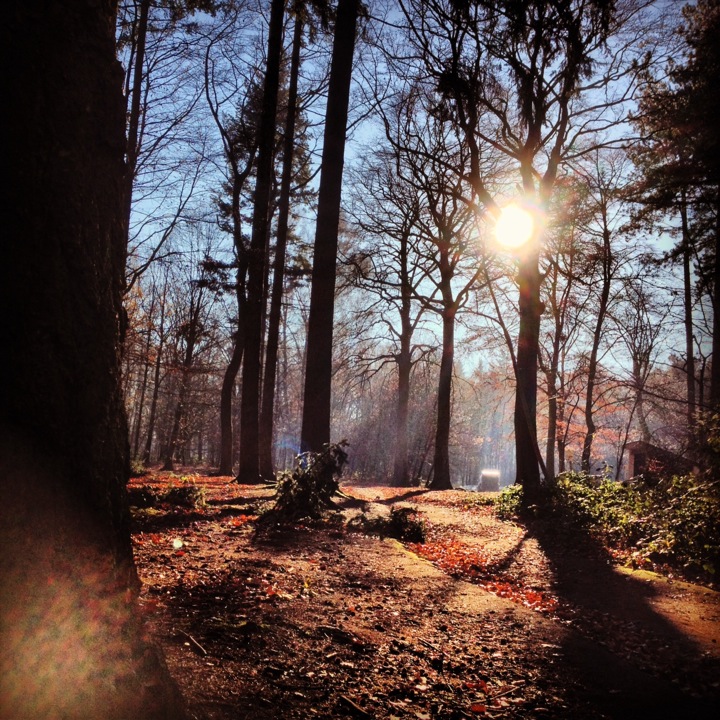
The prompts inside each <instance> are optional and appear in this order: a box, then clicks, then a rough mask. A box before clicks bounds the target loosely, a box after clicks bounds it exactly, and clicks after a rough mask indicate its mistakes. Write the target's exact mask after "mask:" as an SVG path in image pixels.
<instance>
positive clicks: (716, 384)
mask: <svg viewBox="0 0 720 720" xmlns="http://www.w3.org/2000/svg"><path fill="white" fill-rule="evenodd" d="M712 307H713V337H712V358H713V362H712V366H711V368H710V397H709V399H708V400H709V405H710V409H711V410H712V411H713V412H718V411H720V185H718V188H717V197H716V206H715V257H714V258H713V290H712Z"/></svg>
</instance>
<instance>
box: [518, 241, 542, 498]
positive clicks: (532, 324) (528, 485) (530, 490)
mask: <svg viewBox="0 0 720 720" xmlns="http://www.w3.org/2000/svg"><path fill="white" fill-rule="evenodd" d="M518 286H519V293H520V299H519V309H520V329H519V332H518V344H517V363H516V368H515V379H516V383H517V388H516V392H515V415H514V427H515V460H516V468H517V469H516V472H517V475H516V482H517V483H518V484H519V485H522V486H523V490H524V496H525V501H526V502H533V501H534V500H535V499H536V497H537V495H538V493H539V492H540V468H539V462H538V461H539V459H540V458H539V457H538V452H537V420H536V413H537V370H538V348H539V343H540V315H541V312H542V307H541V304H540V270H539V253H538V251H537V250H533V251H531V252H529V253H528V255H527V256H526V257H525V258H523V260H522V261H521V263H520V267H519V269H518Z"/></svg>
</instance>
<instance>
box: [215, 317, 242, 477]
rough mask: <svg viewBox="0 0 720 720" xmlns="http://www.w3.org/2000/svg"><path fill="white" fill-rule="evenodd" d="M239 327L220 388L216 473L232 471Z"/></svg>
mask: <svg viewBox="0 0 720 720" xmlns="http://www.w3.org/2000/svg"><path fill="white" fill-rule="evenodd" d="M241 332H242V330H241V328H238V331H237V333H236V334H235V337H234V338H233V351H232V355H231V356H230V362H229V363H228V366H227V367H226V368H225V374H224V375H223V381H222V387H221V389H220V466H219V467H218V475H232V473H233V427H232V401H233V394H234V390H235V380H236V378H237V374H238V371H239V370H240V365H241V363H242V356H243V347H244V343H243V339H242V336H241Z"/></svg>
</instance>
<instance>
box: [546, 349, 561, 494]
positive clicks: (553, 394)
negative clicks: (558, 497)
mask: <svg viewBox="0 0 720 720" xmlns="http://www.w3.org/2000/svg"><path fill="white" fill-rule="evenodd" d="M551 362H552V361H551ZM556 386H557V369H556V367H551V368H550V370H549V372H548V436H547V443H546V444H545V467H546V468H547V477H548V480H550V479H552V478H554V477H555V444H556V442H557V422H558V413H557V410H558V401H557V387H556Z"/></svg>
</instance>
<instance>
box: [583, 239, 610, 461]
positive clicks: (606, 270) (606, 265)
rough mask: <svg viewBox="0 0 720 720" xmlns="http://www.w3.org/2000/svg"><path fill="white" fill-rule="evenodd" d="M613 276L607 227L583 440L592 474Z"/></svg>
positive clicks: (584, 452)
mask: <svg viewBox="0 0 720 720" xmlns="http://www.w3.org/2000/svg"><path fill="white" fill-rule="evenodd" d="M611 275H612V251H611V248H610V230H609V228H608V227H607V225H606V226H605V227H604V228H603V246H602V276H603V284H602V288H601V290H600V304H599V307H598V311H597V318H596V320H595V329H594V331H593V339H592V346H591V348H590V357H589V359H588V376H587V387H586V389H585V425H586V431H585V438H584V440H583V449H582V461H581V462H582V469H583V470H584V471H585V472H590V463H591V460H592V445H593V439H594V437H595V432H596V431H597V427H596V425H595V418H594V414H593V405H594V403H595V382H596V380H597V370H598V353H599V350H600V340H601V339H602V330H603V325H604V324H605V316H606V314H607V308H608V301H609V299H610V280H611Z"/></svg>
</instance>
